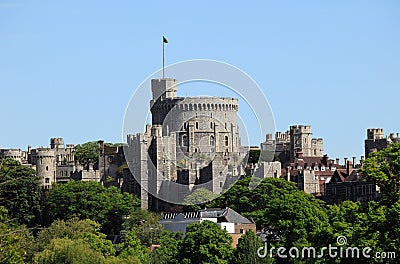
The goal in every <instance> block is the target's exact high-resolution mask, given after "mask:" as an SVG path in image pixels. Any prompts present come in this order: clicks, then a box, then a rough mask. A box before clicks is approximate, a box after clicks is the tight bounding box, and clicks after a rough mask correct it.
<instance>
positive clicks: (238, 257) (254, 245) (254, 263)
mask: <svg viewBox="0 0 400 264" xmlns="http://www.w3.org/2000/svg"><path fill="white" fill-rule="evenodd" d="M260 247H264V243H262V242H261V241H260V239H259V238H258V237H257V236H256V234H254V232H253V231H251V230H248V231H247V232H246V233H245V234H244V235H243V236H242V237H241V238H239V241H238V244H237V246H236V250H235V258H234V261H235V263H237V264H261V263H273V260H272V259H271V258H269V255H267V256H266V257H265V258H260V257H259V256H258V255H257V250H258V249H259V248H260Z"/></svg>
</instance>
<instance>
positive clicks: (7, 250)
mask: <svg viewBox="0 0 400 264" xmlns="http://www.w3.org/2000/svg"><path fill="white" fill-rule="evenodd" d="M32 241H33V236H32V234H31V232H30V231H29V230H28V229H27V228H26V227H25V226H20V225H18V224H15V223H14V222H13V221H12V220H10V219H9V217H8V212H7V209H6V208H4V207H2V206H0V263H4V264H6V263H10V264H11V263H24V261H25V260H26V257H27V255H28V254H29V252H31V248H32Z"/></svg>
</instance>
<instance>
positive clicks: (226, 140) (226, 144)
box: [225, 136, 229, 146]
mask: <svg viewBox="0 0 400 264" xmlns="http://www.w3.org/2000/svg"><path fill="white" fill-rule="evenodd" d="M225 146H229V138H228V136H225Z"/></svg>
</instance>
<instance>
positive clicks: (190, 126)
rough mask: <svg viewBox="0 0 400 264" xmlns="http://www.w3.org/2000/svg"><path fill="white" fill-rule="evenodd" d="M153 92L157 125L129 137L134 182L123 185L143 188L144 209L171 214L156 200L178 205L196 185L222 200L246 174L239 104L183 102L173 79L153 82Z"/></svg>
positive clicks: (228, 101)
mask: <svg viewBox="0 0 400 264" xmlns="http://www.w3.org/2000/svg"><path fill="white" fill-rule="evenodd" d="M151 89H152V95H153V98H152V100H151V101H150V110H151V114H152V124H151V125H147V126H146V131H145V132H144V133H138V134H136V135H128V136H127V143H128V146H127V148H126V149H125V158H126V160H127V163H128V165H129V168H130V171H131V173H132V176H133V178H134V180H133V179H132V178H131V179H129V180H124V182H135V181H136V182H138V183H139V184H140V186H141V189H140V195H139V196H140V197H141V200H142V208H148V207H151V208H153V209H154V210H156V211H159V210H166V209H167V207H166V206H167V205H166V203H163V202H161V201H160V199H157V198H156V197H155V196H161V197H162V198H163V199H164V200H167V201H168V202H169V203H171V204H174V203H175V204H176V203H178V202H179V201H182V199H183V197H185V196H186V195H187V194H188V193H189V192H190V191H192V190H193V188H194V187H195V186H196V185H201V186H202V187H203V188H207V189H209V190H210V191H212V192H213V193H216V194H219V193H221V192H222V190H223V189H224V188H226V187H227V186H228V185H229V184H230V183H231V182H233V181H234V179H235V177H236V178H237V177H239V176H240V175H243V174H244V170H243V166H242V165H243V164H242V161H243V160H244V159H245V157H246V155H247V149H246V148H244V147H242V146H241V139H240V136H239V128H238V125H237V111H238V99H236V98H220V97H178V96H177V94H176V93H177V80H176V79H172V78H163V79H153V80H152V81H151ZM174 183H175V184H174ZM134 189H136V190H138V188H134ZM149 193H150V195H149Z"/></svg>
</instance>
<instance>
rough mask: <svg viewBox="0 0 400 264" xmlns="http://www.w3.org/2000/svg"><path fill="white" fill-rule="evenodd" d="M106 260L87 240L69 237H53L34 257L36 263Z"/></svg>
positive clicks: (83, 263)
mask: <svg viewBox="0 0 400 264" xmlns="http://www.w3.org/2000/svg"><path fill="white" fill-rule="evenodd" d="M104 261H105V258H104V257H103V255H102V254H101V253H100V252H97V251H96V250H94V249H92V248H91V247H90V245H89V244H88V243H87V242H86V241H84V240H82V239H76V240H72V239H69V238H55V239H52V240H51V241H50V243H49V244H48V245H47V247H46V248H45V249H44V250H43V251H41V252H38V253H36V254H35V257H34V263H38V264H76V263H81V264H99V263H103V262H104Z"/></svg>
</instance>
